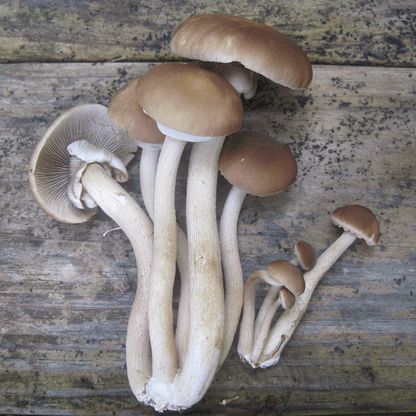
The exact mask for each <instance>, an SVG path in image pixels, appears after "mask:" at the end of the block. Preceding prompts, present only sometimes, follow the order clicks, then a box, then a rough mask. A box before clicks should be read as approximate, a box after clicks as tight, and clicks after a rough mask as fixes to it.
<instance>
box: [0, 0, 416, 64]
mask: <svg viewBox="0 0 416 416" xmlns="http://www.w3.org/2000/svg"><path fill="white" fill-rule="evenodd" d="M201 13H222V14H231V15H236V16H242V17H246V18H249V19H253V20H257V21H260V22H262V23H265V24H267V25H269V26H272V27H274V28H276V29H278V30H280V31H282V32H283V33H285V34H287V35H288V36H290V37H292V38H293V39H294V40H295V41H296V42H297V43H299V45H300V46H301V47H303V48H304V49H305V50H306V51H307V53H308V55H309V56H310V58H311V59H312V61H313V62H314V63H320V64H349V65H383V66H411V67H414V66H415V64H416V43H415V42H414V39H415V32H414V31H415V16H416V4H415V2H414V1H413V0H383V1H360V2H357V1H356V0H319V1H316V0H302V1H299V0H298V1H291V2H289V1H279V2H277V1H275V2H270V1H268V0H258V1H251V0H239V1H216V2H212V1H207V0H181V1H172V0H168V1H165V0H153V1H152V2H147V1H130V0H118V1H112V0H100V1H97V0H85V1H79V0H71V1H67V0H57V1H53V2H50V1H42V0H31V1H27V0H26V1H25V0H12V1H4V0H3V1H0V16H1V20H0V27H1V28H2V30H1V32H0V40H1V41H0V59H1V61H0V62H65V61H66V62H71V61H78V62H82V61H84V62H85V61H86V62H92V61H94V62H102V61H113V60H116V61H120V60H122V61H141V62H143V61H146V60H147V61H150V60H152V61H164V60H167V59H172V58H173V55H172V54H171V53H170V50H169V41H170V37H171V34H172V31H173V30H174V29H175V28H176V27H177V26H178V25H179V24H180V23H181V22H182V21H183V20H185V19H187V18H188V17H190V16H192V15H193V14H201ZM176 58H177V57H176Z"/></svg>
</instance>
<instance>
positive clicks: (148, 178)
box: [140, 148, 189, 368]
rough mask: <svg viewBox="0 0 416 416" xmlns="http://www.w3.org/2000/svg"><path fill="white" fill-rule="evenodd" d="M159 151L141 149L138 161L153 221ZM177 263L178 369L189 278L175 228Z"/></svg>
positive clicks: (181, 235) (183, 240) (181, 236)
mask: <svg viewBox="0 0 416 416" xmlns="http://www.w3.org/2000/svg"><path fill="white" fill-rule="evenodd" d="M159 155H160V150H159V151H158V150H147V149H145V148H143V149H142V155H141V159H140V188H141V192H142V196H143V202H144V205H145V207H146V210H147V212H148V213H149V216H150V218H151V219H152V220H153V214H154V189H155V178H156V172H157V164H158V159H159ZM177 263H178V268H179V274H180V276H181V294H180V300H179V309H178V319H177V324H176V333H175V344H176V349H177V353H178V359H179V363H178V365H179V368H181V367H182V365H183V360H184V358H185V355H186V351H187V347H188V338H189V276H188V274H189V273H188V238H187V237H186V234H185V232H184V231H183V230H182V228H180V227H179V225H178V226H177Z"/></svg>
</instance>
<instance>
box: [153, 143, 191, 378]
mask: <svg viewBox="0 0 416 416" xmlns="http://www.w3.org/2000/svg"><path fill="white" fill-rule="evenodd" d="M184 147H185V142H184V141H180V140H176V139H174V138H171V137H169V136H166V138H165V141H164V144H163V148H162V151H161V153H160V157H159V162H158V167H157V172H156V180H155V196H154V256H153V267H152V274H151V287H150V298H149V330H150V340H151V346H152V357H153V371H152V377H153V378H154V379H155V380H158V381H160V382H162V383H168V384H169V383H171V382H172V381H173V378H174V377H175V375H176V371H177V368H178V363H177V354H176V347H175V339H174V334H173V308H172V292H173V284H174V281H175V274H176V254H177V227H176V210H175V189H176V175H177V170H178V166H179V162H180V159H181V156H182V152H183V149H184Z"/></svg>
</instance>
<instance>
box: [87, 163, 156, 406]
mask: <svg viewBox="0 0 416 416" xmlns="http://www.w3.org/2000/svg"><path fill="white" fill-rule="evenodd" d="M81 181H82V185H83V187H84V189H85V190H86V191H87V193H88V194H89V196H90V197H91V198H92V199H93V200H94V201H95V202H96V203H97V205H99V206H100V207H101V209H102V210H103V211H104V212H105V213H106V214H107V215H108V216H109V217H111V218H112V219H113V220H114V221H115V222H116V223H117V224H118V225H119V226H120V228H121V229H122V230H123V232H124V233H125V234H126V236H127V238H128V239H129V240H130V242H131V245H132V247H133V251H134V255H135V258H136V262H137V269H138V282H137V290H136V295H135V298H134V302H133V307H132V310H131V313H130V317H129V321H128V328H127V338H126V356H127V359H126V361H127V375H128V379H129V383H130V387H131V389H132V391H133V393H134V394H135V395H136V397H137V398H138V399H139V398H140V397H141V395H142V394H143V392H144V391H145V386H146V384H147V382H148V381H149V379H150V375H151V351H150V341H149V325H148V315H147V299H148V297H149V286H150V269H151V264H152V256H153V250H152V248H153V237H152V233H153V227H152V224H151V221H150V220H149V218H148V217H147V215H146V214H145V213H144V211H143V210H142V209H141V208H140V206H139V205H138V204H137V203H136V201H135V200H134V199H133V198H132V197H131V196H130V195H129V194H128V193H127V192H126V191H125V190H124V189H123V187H122V186H120V185H119V184H118V183H117V182H116V181H115V180H114V179H112V178H111V176H110V175H109V174H108V173H107V172H106V171H105V170H104V169H103V168H102V167H101V166H100V165H99V164H97V163H94V164H90V165H88V167H87V168H86V169H85V171H84V173H83V175H82V178H81Z"/></svg>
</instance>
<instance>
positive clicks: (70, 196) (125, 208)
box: [29, 104, 153, 395]
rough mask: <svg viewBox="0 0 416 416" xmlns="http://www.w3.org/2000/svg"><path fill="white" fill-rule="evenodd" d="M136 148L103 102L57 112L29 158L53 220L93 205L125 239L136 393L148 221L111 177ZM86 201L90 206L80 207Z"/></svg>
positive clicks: (141, 375)
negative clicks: (130, 266) (130, 260)
mask: <svg viewBox="0 0 416 416" xmlns="http://www.w3.org/2000/svg"><path fill="white" fill-rule="evenodd" d="M136 149H137V146H136V145H135V144H134V143H133V142H132V141H131V140H130V138H129V137H128V135H127V134H125V133H124V132H122V131H120V129H119V128H118V127H117V126H116V125H115V124H114V123H113V122H112V121H111V120H110V119H109V117H108V115H107V108H106V107H104V106H101V105H96V104H91V105H81V106H78V107H75V108H73V109H71V110H69V111H67V112H65V113H64V114H62V115H61V116H60V117H59V118H58V119H57V120H56V121H55V122H54V123H53V124H52V125H51V126H50V127H49V128H48V130H47V131H46V133H45V134H44V136H43V137H42V139H41V140H40V142H39V143H38V145H37V146H36V148H35V150H34V152H33V155H32V158H31V161H30V166H29V183H30V187H31V190H32V193H33V196H34V198H35V200H36V201H37V203H38V204H39V205H40V207H41V208H42V209H43V210H44V211H45V212H46V213H47V214H48V215H50V216H51V217H53V218H55V219H56V220H58V221H61V222H66V223H71V224H76V223H81V222H84V221H87V220H88V219H90V218H91V216H92V215H94V213H95V212H96V210H97V208H96V207H95V206H96V205H98V206H99V207H101V208H102V209H103V211H104V212H105V213H106V214H107V215H109V216H110V217H111V218H112V219H113V220H114V221H115V222H116V223H117V224H118V225H119V226H120V227H121V228H122V230H123V231H124V232H125V234H126V236H127V237H128V238H129V240H130V242H131V244H132V247H133V251H134V255H135V258H136V262H137V268H138V283H137V291H136V295H135V299H134V303H133V308H132V312H131V314H130V317H129V324H128V332H127V340H126V355H127V370H128V377H129V382H130V385H131V387H132V389H133V391H135V392H136V393H137V394H139V395H140V394H141V393H143V391H144V390H145V385H146V383H147V381H148V379H149V377H150V373H151V356H150V342H149V335H148V320H147V299H148V288H149V277H150V267H151V263H152V246H153V240H152V225H151V222H150V220H149V219H148V217H147V215H146V214H145V213H144V211H143V210H142V209H141V208H140V206H139V205H138V204H137V203H136V202H135V201H134V199H133V198H132V197H131V196H130V195H129V194H128V193H127V192H126V191H125V190H124V189H123V188H122V187H121V186H120V185H119V184H118V183H117V182H116V180H115V179H113V177H112V176H114V177H115V178H117V179H118V180H120V181H125V180H127V171H126V170H125V165H126V164H127V163H128V162H129V161H130V160H131V159H132V157H133V154H132V152H133V151H135V150H136ZM72 201H74V202H75V204H76V206H75V205H74V203H73V202H72ZM85 204H87V205H90V206H94V208H88V207H85V208H84V206H85Z"/></svg>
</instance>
